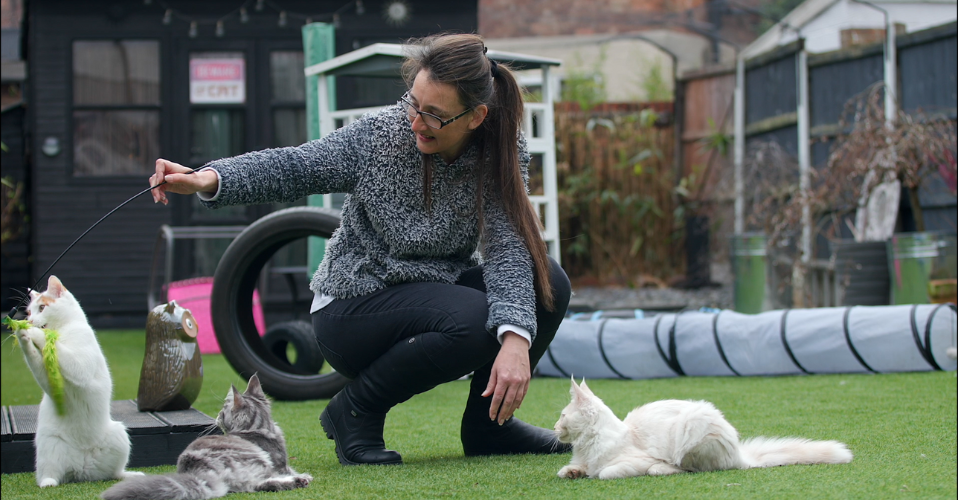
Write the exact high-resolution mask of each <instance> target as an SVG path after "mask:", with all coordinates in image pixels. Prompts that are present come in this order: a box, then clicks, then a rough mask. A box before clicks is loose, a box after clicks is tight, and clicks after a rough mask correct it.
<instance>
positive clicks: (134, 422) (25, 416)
mask: <svg viewBox="0 0 958 500" xmlns="http://www.w3.org/2000/svg"><path fill="white" fill-rule="evenodd" d="M38 410H39V406H37V405H33V406H9V407H7V406H4V407H2V414H0V423H2V427H3V429H2V430H3V434H2V437H0V472H2V473H3V474H13V473H16V472H32V471H33V470H34V467H35V463H34V455H35V452H34V448H33V436H34V434H35V433H36V430H37V411H38ZM110 413H111V414H112V415H113V420H118V421H120V422H123V425H126V428H127V429H128V432H129V434H130V443H131V444H132V449H131V450H130V461H129V462H128V463H127V466H128V467H149V466H153V465H172V464H176V458H177V457H178V456H179V455H180V453H181V452H182V451H183V450H184V449H185V448H186V447H187V446H188V445H189V444H190V443H192V442H193V440H194V439H196V438H197V437H198V436H199V435H200V433H202V432H204V431H206V430H208V429H209V428H210V427H211V426H213V425H214V424H215V422H214V421H213V419H212V418H210V417H209V416H207V415H206V414H204V413H203V412H201V411H199V410H196V409H194V408H190V409H189V410H179V411H164V412H139V411H137V409H136V401H133V400H131V399H127V400H120V401H113V402H112V404H111V406H110ZM213 432H214V433H219V430H218V429H216V430H214V431H213Z"/></svg>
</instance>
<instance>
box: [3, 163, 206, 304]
mask: <svg viewBox="0 0 958 500" xmlns="http://www.w3.org/2000/svg"><path fill="white" fill-rule="evenodd" d="M186 168H190V167H186ZM206 168H207V167H206V166H202V167H200V168H193V169H190V171H189V172H186V173H187V174H192V173H196V172H199V171H201V170H204V169H206ZM164 184H166V181H163V182H161V183H159V184H157V185H155V186H150V187H148V188H146V189H144V190H143V191H140V192H139V193H136V194H135V195H133V196H132V197H130V199H128V200H126V201H124V202H123V203H120V204H119V205H117V207H116V208H114V209H113V210H110V211H109V212H107V214H106V215H104V216H103V217H100V220H98V221H96V222H94V223H93V225H92V226H90V227H89V228H88V229H87V230H86V231H83V234H81V235H80V236H78V237H77V239H75V240H73V243H70V246H68V247H67V248H66V250H64V251H63V252H62V253H61V254H60V256H59V257H57V258H56V259H55V260H54V261H53V263H52V264H50V266H49V267H47V270H46V271H43V274H41V275H40V276H38V277H37V281H36V283H34V284H33V287H31V288H30V289H31V290H36V289H37V286H39V285H40V282H41V281H43V278H44V277H45V276H46V275H47V274H48V273H49V272H50V271H51V270H52V269H53V266H55V265H57V262H60V259H62V258H63V256H64V255H66V254H67V252H69V251H70V249H72V248H73V246H74V245H76V244H77V243H79V242H80V240H82V239H83V237H84V236H86V235H87V233H89V232H90V231H92V230H93V228H95V227H97V226H98V225H99V224H100V223H101V222H103V221H104V220H106V218H107V217H109V216H111V215H113V213H114V212H116V211H117V210H119V209H121V208H123V207H125V206H126V205H127V204H128V203H130V202H131V201H133V200H135V199H137V198H139V197H140V196H142V195H144V194H146V193H149V192H150V191H152V190H154V189H156V188H158V187H160V186H162V185H164ZM29 296H30V295H29V294H27V295H24V297H23V298H21V299H20V303H19V304H17V305H15V306H13V308H12V309H10V312H9V313H7V316H8V317H9V318H10V319H13V317H14V316H16V314H17V310H18V309H20V308H21V307H23V305H24V304H25V303H26V301H27V297H29Z"/></svg>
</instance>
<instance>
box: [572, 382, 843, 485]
mask: <svg viewBox="0 0 958 500" xmlns="http://www.w3.org/2000/svg"><path fill="white" fill-rule="evenodd" d="M569 392H570V393H571V395H572V401H571V402H570V403H569V405H568V406H566V407H565V409H563V410H562V414H561V416H560V417H559V421H558V422H556V425H555V432H556V434H557V435H558V438H559V441H561V442H563V443H570V444H572V461H571V462H570V463H569V465H566V466H565V467H563V468H562V469H560V470H559V474H558V475H559V477H561V478H568V479H578V478H582V477H593V478H595V477H597V478H599V479H617V478H623V477H634V476H646V475H648V476H664V475H669V474H678V473H682V472H703V471H713V470H725V469H750V468H756V467H774V466H778V465H794V464H826V463H827V464H841V463H848V462H851V460H852V453H851V452H850V451H848V448H847V447H845V445H844V444H842V443H839V442H837V441H810V440H807V439H801V438H765V437H755V438H751V439H747V440H745V441H742V442H740V441H739V438H738V432H737V431H736V430H735V428H734V427H732V425H731V424H730V423H728V421H727V420H725V417H724V416H723V415H722V412H720V411H719V410H718V409H716V408H715V406H713V405H712V404H711V403H709V402H707V401H679V400H674V399H669V400H663V401H655V402H652V403H648V404H646V405H643V406H641V407H639V408H636V409H635V410H632V411H631V412H629V414H628V415H627V416H626V417H625V419H624V420H619V419H618V417H616V416H615V414H614V413H612V410H611V409H609V407H608V406H606V405H605V403H603V402H602V400H601V399H599V398H598V397H596V396H595V394H593V393H592V391H591V390H590V389H589V387H588V386H587V385H586V383H585V380H583V381H582V385H577V384H576V383H575V380H572V388H571V389H570V391H569Z"/></svg>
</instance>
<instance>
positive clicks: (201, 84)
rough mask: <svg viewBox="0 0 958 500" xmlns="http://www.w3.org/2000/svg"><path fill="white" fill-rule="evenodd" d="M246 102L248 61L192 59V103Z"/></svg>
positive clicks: (240, 59) (237, 59) (238, 59)
mask: <svg viewBox="0 0 958 500" xmlns="http://www.w3.org/2000/svg"><path fill="white" fill-rule="evenodd" d="M243 102H246V61H245V60H243V59H242V58H236V59H190V103H193V104H206V103H243Z"/></svg>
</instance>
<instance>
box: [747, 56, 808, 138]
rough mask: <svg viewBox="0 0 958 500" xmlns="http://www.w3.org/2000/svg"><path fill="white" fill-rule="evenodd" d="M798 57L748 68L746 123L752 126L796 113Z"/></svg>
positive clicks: (789, 57)
mask: <svg viewBox="0 0 958 500" xmlns="http://www.w3.org/2000/svg"><path fill="white" fill-rule="evenodd" d="M796 57H797V56H796V54H794V53H793V54H789V55H787V56H785V57H783V58H781V59H777V60H775V61H772V62H770V63H768V64H766V65H763V66H758V67H755V68H750V69H746V72H745V123H746V124H747V125H751V124H753V123H755V122H758V121H760V120H764V119H766V118H772V117H774V116H779V115H782V114H786V113H794V112H795V106H796V104H797V100H796V96H797V95H798V93H797V91H796V84H797V80H796V74H795V70H796V60H795V58H796Z"/></svg>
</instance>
